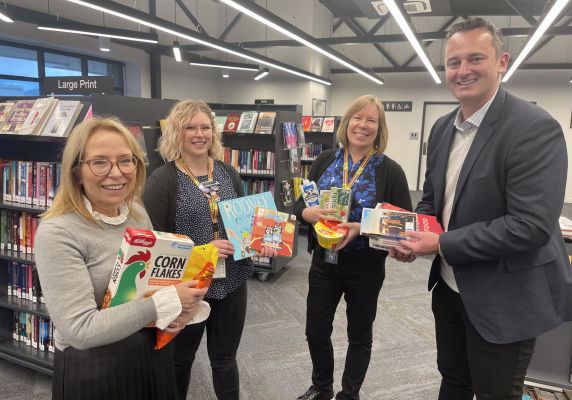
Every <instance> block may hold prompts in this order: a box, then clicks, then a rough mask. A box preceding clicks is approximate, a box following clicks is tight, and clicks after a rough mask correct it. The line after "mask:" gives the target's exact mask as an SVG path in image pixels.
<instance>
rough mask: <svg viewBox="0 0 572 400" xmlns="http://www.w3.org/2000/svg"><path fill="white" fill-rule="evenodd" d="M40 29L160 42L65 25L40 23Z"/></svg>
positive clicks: (135, 40)
mask: <svg viewBox="0 0 572 400" xmlns="http://www.w3.org/2000/svg"><path fill="white" fill-rule="evenodd" d="M38 29H39V30H41V31H54V32H65V33H79V34H80V35H89V36H99V37H106V38H110V39H121V40H131V41H134V42H144V43H159V41H158V40H154V39H144V38H137V37H131V36H123V35H114V34H109V33H105V32H96V31H89V30H83V29H70V28H64V27H61V28H60V27H56V26H46V25H38Z"/></svg>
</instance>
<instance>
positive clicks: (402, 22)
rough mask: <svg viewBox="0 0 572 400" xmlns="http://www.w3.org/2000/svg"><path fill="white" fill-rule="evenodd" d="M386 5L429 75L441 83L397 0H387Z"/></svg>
mask: <svg viewBox="0 0 572 400" xmlns="http://www.w3.org/2000/svg"><path fill="white" fill-rule="evenodd" d="M384 3H385V5H386V6H387V9H388V10H389V12H390V13H391V15H392V16H393V18H394V19H395V21H396V22H397V25H399V27H400V28H401V30H402V31H403V33H404V34H405V36H406V37H407V39H408V40H409V43H411V46H413V49H414V50H415V51H416V52H417V55H418V56H419V58H420V59H421V61H422V62H423V65H425V68H427V71H429V74H431V77H432V78H433V80H434V81H435V83H437V84H439V83H441V78H439V75H438V74H437V71H435V68H434V67H433V64H431V61H430V60H429V57H427V54H426V53H425V50H423V47H422V46H421V43H419V41H418V40H417V37H416V36H415V33H413V30H412V29H411V27H410V26H409V24H408V23H407V20H406V19H405V17H404V16H403V14H402V13H401V9H400V8H399V7H398V6H397V4H396V3H395V0H385V1H384Z"/></svg>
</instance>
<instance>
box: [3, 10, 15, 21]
mask: <svg viewBox="0 0 572 400" xmlns="http://www.w3.org/2000/svg"><path fill="white" fill-rule="evenodd" d="M0 19H1V20H2V21H4V22H14V20H13V19H12V18H10V17H9V16H7V15H6V14H4V13H1V12H0Z"/></svg>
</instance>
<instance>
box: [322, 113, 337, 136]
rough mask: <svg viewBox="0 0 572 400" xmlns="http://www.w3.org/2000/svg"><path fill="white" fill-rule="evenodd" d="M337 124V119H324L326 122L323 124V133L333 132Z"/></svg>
mask: <svg viewBox="0 0 572 400" xmlns="http://www.w3.org/2000/svg"><path fill="white" fill-rule="evenodd" d="M335 124H336V119H335V117H324V122H322V132H333V131H334V127H335Z"/></svg>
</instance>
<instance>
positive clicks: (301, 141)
mask: <svg viewBox="0 0 572 400" xmlns="http://www.w3.org/2000/svg"><path fill="white" fill-rule="evenodd" d="M304 132H305V131H304V126H303V125H302V124H301V123H300V122H298V123H297V124H296V133H298V146H305V145H306V136H305V135H304Z"/></svg>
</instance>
